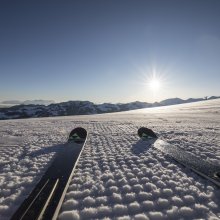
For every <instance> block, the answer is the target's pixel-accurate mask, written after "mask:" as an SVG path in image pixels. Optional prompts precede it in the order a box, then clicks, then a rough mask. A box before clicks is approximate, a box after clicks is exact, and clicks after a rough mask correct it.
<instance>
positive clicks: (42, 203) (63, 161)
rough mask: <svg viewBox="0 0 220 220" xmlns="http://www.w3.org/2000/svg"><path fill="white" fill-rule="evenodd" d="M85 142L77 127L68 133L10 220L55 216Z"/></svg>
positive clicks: (85, 134) (85, 133)
mask: <svg viewBox="0 0 220 220" xmlns="http://www.w3.org/2000/svg"><path fill="white" fill-rule="evenodd" d="M86 139H87V131H86V130H85V129H84V128H81V127H78V128H75V129H73V130H72V131H71V133H70V135H69V139H68V141H67V143H66V144H65V145H64V146H63V149H62V150H61V152H60V153H59V154H57V155H56V157H55V159H54V161H53V162H52V164H51V166H50V167H49V168H48V169H47V171H46V172H45V174H44V175H43V177H42V178H41V180H40V181H39V183H38V184H37V185H36V187H35V188H34V190H33V191H32V192H31V194H30V195H29V196H28V198H26V199H25V200H24V202H23V203H22V204H21V206H20V207H19V208H18V209H17V211H16V212H15V213H14V215H13V216H12V218H11V220H21V219H22V220H30V219H31V220H40V219H42V220H49V219H56V218H57V217H58V214H59V211H60V208H61V205H62V202H63V200H64V196H65V194H66V191H67V188H68V186H69V183H70V180H71V178H72V175H73V172H74V169H75V167H76V164H77V162H78V159H79V157H80V154H81V152H82V150H83V148H84V145H85V143H86Z"/></svg>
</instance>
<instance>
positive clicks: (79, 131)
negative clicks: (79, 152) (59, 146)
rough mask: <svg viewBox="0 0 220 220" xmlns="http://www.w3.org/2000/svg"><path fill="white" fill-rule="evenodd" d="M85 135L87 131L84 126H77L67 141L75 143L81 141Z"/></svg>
mask: <svg viewBox="0 0 220 220" xmlns="http://www.w3.org/2000/svg"><path fill="white" fill-rule="evenodd" d="M86 137H87V131H86V129H84V128H81V127H77V128H74V129H73V130H72V131H71V132H70V135H69V138H68V142H69V141H74V142H75V143H82V142H84V141H85V139H86Z"/></svg>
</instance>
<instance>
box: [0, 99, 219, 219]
mask: <svg viewBox="0 0 220 220" xmlns="http://www.w3.org/2000/svg"><path fill="white" fill-rule="evenodd" d="M77 126H82V127H84V128H86V129H88V131H89V138H88V141H87V144H86V146H85V148H84V151H83V153H82V155H81V158H80V160H79V163H78V166H77V169H76V171H75V175H74V177H73V179H72V181H71V183H70V186H69V189H68V191H67V193H66V197H65V200H64V203H63V205H62V209H61V212H60V215H59V219H60V220H67V219H118V220H125V219H137V220H139V219H140V220H142V219H143V220H144V219H153V220H157V219H212V220H214V219H220V189H219V188H217V187H216V186H215V185H214V184H212V183H211V182H209V181H208V180H206V179H203V178H201V177H200V176H198V175H196V174H195V173H193V172H192V171H191V170H189V169H187V168H185V167H183V166H182V165H179V164H178V163H177V162H175V161H173V160H172V159H169V158H168V157H167V156H166V155H164V154H163V153H161V152H159V151H158V150H156V149H154V148H151V147H146V144H145V143H144V142H142V141H140V140H139V138H138V136H137V134H136V133H137V129H138V128H139V127H140V126H147V127H149V128H152V129H153V130H154V131H156V133H157V134H158V136H160V137H161V138H162V139H164V140H167V141H168V142H169V143H171V144H174V145H176V146H177V147H179V148H181V149H184V150H185V151H187V152H190V153H191V154H193V155H194V156H196V157H198V158H201V159H203V160H208V161H209V162H211V163H214V164H219V165H220V100H211V101H205V102H197V103H193V104H182V105H176V106H170V107H158V108H151V109H142V110H134V111H129V112H121V113H114V114H103V115H90V116H71V117H54V118H41V119H25V120H7V121H0V219H1V220H5V219H9V218H10V217H11V215H12V214H13V212H14V211H15V210H16V209H17V208H18V207H19V205H20V204H21V203H22V201H23V200H24V198H25V197H26V196H28V194H29V193H30V192H31V190H32V189H33V188H34V186H35V185H36V183H37V182H38V181H39V179H40V178H41V176H42V175H43V173H44V172H45V170H46V169H47V167H48V166H49V165H50V163H51V162H52V160H53V157H54V155H55V154H56V153H58V152H59V150H60V149H61V148H62V147H63V144H64V143H65V141H66V139H67V136H68V133H69V132H70V131H71V130H72V129H73V128H74V127H77Z"/></svg>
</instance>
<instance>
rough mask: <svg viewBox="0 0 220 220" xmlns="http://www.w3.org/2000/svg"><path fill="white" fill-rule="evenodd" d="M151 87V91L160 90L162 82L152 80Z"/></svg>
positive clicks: (155, 79)
mask: <svg viewBox="0 0 220 220" xmlns="http://www.w3.org/2000/svg"><path fill="white" fill-rule="evenodd" d="M149 87H150V89H152V90H159V89H160V87H161V82H160V80H159V79H157V78H155V77H154V78H152V79H151V80H150V81H149Z"/></svg>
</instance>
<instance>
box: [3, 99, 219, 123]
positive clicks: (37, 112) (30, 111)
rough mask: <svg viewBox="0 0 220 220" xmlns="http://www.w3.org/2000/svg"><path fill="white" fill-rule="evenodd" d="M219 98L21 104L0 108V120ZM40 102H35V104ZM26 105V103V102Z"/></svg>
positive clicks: (131, 108) (80, 113) (109, 111)
mask: <svg viewBox="0 0 220 220" xmlns="http://www.w3.org/2000/svg"><path fill="white" fill-rule="evenodd" d="M218 98H220V96H211V97H205V98H197V99H194V98H189V99H186V100H183V99H180V98H171V99H166V100H163V101H161V102H155V103H147V102H139V101H136V102H130V103H120V104H111V103H104V104H94V103H93V102H89V101H68V102H61V103H53V104H49V105H48V106H46V105H43V104H28V105H25V104H22V105H15V106H12V107H9V108H7V107H5V108H0V120H3V119H18V118H37V117H52V116H67V115H91V114H102V113H111V112H121V111H128V110H135V109H142V108H151V107H157V106H167V105H176V104H182V103H190V102H198V101H205V100H211V99H218ZM38 101H41V100H36V102H35V103H37V102H38ZM26 103H28V102H26Z"/></svg>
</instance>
